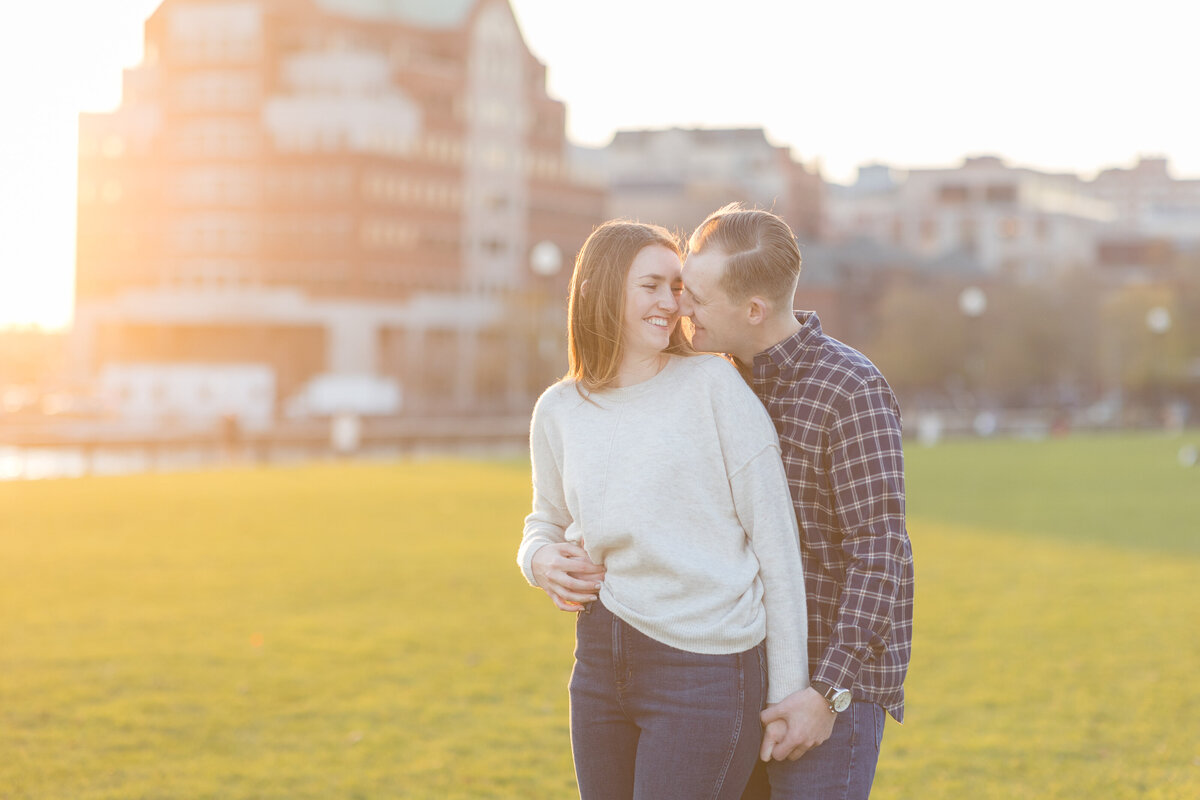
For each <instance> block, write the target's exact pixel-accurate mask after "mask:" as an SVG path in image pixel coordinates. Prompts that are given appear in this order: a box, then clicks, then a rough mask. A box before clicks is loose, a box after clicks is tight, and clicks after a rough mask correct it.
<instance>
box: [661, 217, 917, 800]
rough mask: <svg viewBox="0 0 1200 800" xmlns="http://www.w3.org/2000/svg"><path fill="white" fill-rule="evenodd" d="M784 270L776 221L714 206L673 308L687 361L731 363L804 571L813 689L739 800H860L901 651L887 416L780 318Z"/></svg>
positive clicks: (902, 533)
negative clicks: (749, 401) (780, 470)
mask: <svg viewBox="0 0 1200 800" xmlns="http://www.w3.org/2000/svg"><path fill="white" fill-rule="evenodd" d="M799 274H800V251H799V249H798V248H797V245H796V240H795V237H794V236H793V235H792V231H791V230H790V229H789V228H788V226H787V225H786V223H784V222H783V220H781V219H780V218H779V217H777V216H775V215H774V214H770V213H767V212H765V211H753V210H747V209H744V208H742V207H740V206H738V205H736V204H734V205H730V206H726V207H725V208H722V209H720V210H719V211H717V212H715V213H713V214H712V215H711V216H709V217H708V219H706V220H705V221H704V222H703V223H701V224H700V226H699V227H698V228H696V230H695V232H694V233H693V234H692V237H691V240H690V242H689V253H688V256H687V261H686V264H685V266H684V269H683V280H684V292H683V295H682V296H681V298H680V307H681V311H682V313H683V314H685V315H686V316H687V317H689V318H690V324H689V325H690V327H691V328H692V329H693V332H692V344H693V345H694V346H695V347H696V349H698V350H703V351H713V352H722V353H728V354H730V355H732V356H734V357H735V359H736V360H737V362H738V363H739V364H740V365H741V366H742V368H743V369H744V371H745V372H746V373H747V374H748V375H749V376H750V379H751V382H752V385H753V387H754V391H755V392H756V393H757V394H758V396H759V398H760V399H761V400H762V402H763V404H764V405H765V406H766V408H767V411H768V412H769V413H770V415H771V418H772V420H774V422H775V428H776V430H777V431H778V432H779V440H780V445H781V447H782V450H783V461H784V464H785V466H786V469H787V474H788V482H789V484H790V485H791V492H792V499H793V501H794V503H795V513H796V519H797V522H798V523H799V530H800V547H801V551H802V557H803V559H804V574H803V575H800V574H799V573H797V574H795V575H794V576H793V578H794V579H795V581H796V583H797V585H800V584H803V585H804V586H805V587H806V589H807V595H808V632H809V640H808V641H809V651H808V653H809V659H808V664H807V667H808V672H809V674H810V676H811V678H812V685H811V686H810V687H808V688H805V689H803V690H801V691H799V692H796V693H795V694H792V695H790V696H789V697H787V698H786V699H784V700H782V701H777V700H775V701H773V704H772V705H771V706H770V707H769V708H767V709H766V710H765V711H764V712H763V715H762V718H763V721H764V723H774V724H778V722H779V721H783V722H785V723H786V725H787V733H786V735H785V736H783V737H782V739H781V740H779V741H777V742H776V741H774V736H773V731H774V730H775V729H774V728H773V727H769V728H768V737H767V740H766V741H764V743H763V751H764V755H766V756H771V757H773V758H774V759H776V760H774V761H771V762H770V763H769V764H768V765H767V766H766V768H765V773H766V774H765V775H763V774H762V773H763V772H764V770H763V769H762V768H760V769H759V770H758V771H757V772H756V775H755V778H754V780H753V781H752V782H751V786H750V788H749V789H748V790H747V794H746V797H747V798H766V797H768V791H769V796H770V797H771V798H772V799H773V800H785V799H788V800H790V799H791V798H805V799H806V800H825V799H826V798H838V799H839V800H845V799H847V798H866V797H867V796H868V794H869V793H870V791H871V784H872V782H873V781H874V777H875V766H876V763H877V762H878V758H879V746H880V741H881V738H882V736H883V723H884V712H885V710H886V711H887V712H888V713H890V714H891V715H892V716H893V717H894V718H895V719H896V721H897V722H902V721H903V719H904V677H905V673H906V672H907V670H908V661H909V654H910V651H911V643H912V610H913V563H912V548H911V545H910V542H909V539H908V531H907V529H906V527H905V520H904V458H903V454H902V451H901V440H900V433H901V430H900V409H899V407H898V405H897V403H896V398H895V396H894V395H893V394H892V390H891V388H890V387H889V386H888V383H887V381H886V380H884V377H883V375H882V374H881V373H880V372H879V370H878V369H877V368H876V367H875V365H874V364H872V363H871V362H870V361H869V360H868V359H867V358H866V356H864V355H863V354H862V353H859V352H858V351H856V350H854V349H853V348H851V347H848V346H847V345H845V344H842V343H841V342H839V341H837V340H836V339H832V338H830V337H829V336H826V335H825V334H824V333H823V332H822V331H821V323H820V321H819V320H818V319H817V315H816V314H814V313H811V312H800V313H795V312H793V310H792V302H793V296H794V294H795V291H796V282H797V278H798V277H799ZM680 561H681V562H682V561H683V558H682V557H681V558H680ZM670 566H671V565H670V564H668V565H667V567H666V568H668V569H669V568H670ZM772 668H774V662H772ZM768 779H769V784H770V787H769V790H768V788H767V781H768Z"/></svg>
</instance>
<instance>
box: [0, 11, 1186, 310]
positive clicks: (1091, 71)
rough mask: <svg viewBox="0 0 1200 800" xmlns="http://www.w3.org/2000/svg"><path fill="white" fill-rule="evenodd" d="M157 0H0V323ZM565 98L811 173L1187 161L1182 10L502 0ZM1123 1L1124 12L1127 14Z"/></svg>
mask: <svg viewBox="0 0 1200 800" xmlns="http://www.w3.org/2000/svg"><path fill="white" fill-rule="evenodd" d="M160 4H161V0H107V2H105V3H97V2H95V0H69V1H68V2H56V3H41V2H33V0H25V2H24V3H23V4H22V5H20V6H17V7H16V8H5V9H4V10H0V76H3V77H0V102H2V103H3V105H4V106H5V118H6V120H7V125H6V126H5V128H4V134H3V140H2V142H3V146H2V147H0V175H3V176H4V177H5V183H6V189H7V191H4V192H0V327H3V326H7V325H29V324H37V325H41V326H43V327H50V328H55V327H62V326H65V325H67V324H68V323H69V320H70V315H71V300H72V297H71V294H72V287H73V281H74V274H73V273H74V253H75V246H74V235H75V188H76V187H75V174H76V166H77V164H76V160H77V129H78V115H79V113H80V112H83V111H108V110H111V109H113V108H115V107H116V106H117V105H118V104H119V102H120V91H121V71H122V69H123V68H125V67H130V66H134V65H136V64H137V63H138V62H139V61H140V60H141V57H142V44H143V41H142V28H143V23H144V21H145V19H146V17H148V16H149V15H150V14H151V13H152V12H153V11H154V9H155V8H157V7H158V6H159V5H160ZM511 5H512V7H513V10H514V12H515V14H516V16H517V20H518V22H519V23H520V25H521V29H522V32H523V34H524V36H525V40H526V43H527V44H528V45H529V48H530V49H531V50H532V51H533V53H534V55H536V56H537V57H538V58H539V59H540V60H541V61H543V62H544V63H545V64H546V65H547V68H548V84H549V90H550V94H551V95H552V96H554V97H556V98H558V99H560V100H563V101H564V102H565V103H566V105H567V124H568V136H569V137H570V138H571V140H572V141H574V142H576V143H578V144H584V145H591V146H597V145H603V144H604V143H606V142H607V141H608V140H609V139H610V138H611V136H612V134H613V132H614V131H616V130H619V129H626V128H661V127H672V126H680V127H734V126H747V127H762V128H764V129H765V130H766V132H767V135H768V137H769V138H770V139H771V140H772V141H773V142H774V143H776V144H780V145H786V146H789V147H791V149H792V151H793V154H794V155H795V156H796V157H797V158H799V159H801V160H802V161H804V162H805V163H808V164H814V163H819V164H820V166H821V169H822V172H823V174H824V176H825V178H826V179H827V180H832V181H835V182H843V183H844V182H847V181H850V180H852V179H853V176H854V172H855V169H856V168H857V166H859V165H860V164H864V163H869V162H886V163H889V164H892V165H894V166H897V167H922V166H941V167H948V166H954V165H957V164H958V163H960V162H961V160H962V159H963V158H964V157H965V156H968V155H978V154H984V153H986V154H994V155H999V156H1001V157H1003V158H1005V159H1006V160H1007V161H1008V162H1009V163H1013V164H1020V165H1023V166H1029V167H1032V168H1035V169H1042V170H1047V171H1063V172H1076V173H1079V174H1080V175H1082V176H1084V177H1090V176H1091V175H1094V174H1095V173H1096V172H1098V171H1099V170H1101V169H1105V168H1108V167H1127V166H1131V165H1132V164H1133V163H1134V162H1135V161H1136V160H1137V158H1138V157H1139V156H1142V155H1161V156H1165V157H1167V158H1168V159H1169V161H1170V165H1171V169H1172V173H1173V174H1174V175H1175V176H1176V177H1200V122H1198V121H1197V119H1196V113H1195V111H1194V109H1193V108H1192V107H1191V106H1192V100H1191V98H1192V96H1193V95H1194V88H1193V87H1192V86H1191V85H1190V84H1191V83H1192V82H1193V80H1194V74H1195V67H1194V60H1193V59H1194V56H1193V55H1192V53H1193V52H1194V50H1193V48H1194V45H1193V43H1192V41H1191V38H1192V37H1193V36H1194V32H1195V30H1197V29H1198V28H1200V25H1197V23H1198V22H1200V10H1197V9H1193V8H1190V7H1184V8H1182V9H1181V8H1180V4H1177V3H1174V2H1167V0H1146V1H1145V2H1142V3H1140V4H1138V5H1137V6H1135V7H1133V8H1132V9H1131V8H1129V7H1112V8H1106V7H1101V6H1096V5H1093V4H1090V3H1081V2H1074V1H1070V2H1058V3H1046V2H1044V0H1042V1H1041V2H1033V1H1032V0H1013V2H1010V3H1007V4H1005V5H1004V6H1002V7H993V8H996V10H995V11H992V10H991V9H989V13H987V14H984V13H979V12H974V11H964V10H963V9H964V6H963V5H962V4H961V3H955V2H950V0H917V1H916V2H914V3H909V4H903V5H900V4H894V3H890V2H852V3H845V4H840V5H837V6H836V7H835V6H834V5H833V4H828V5H824V4H823V5H819V6H815V7H808V4H799V3H791V2H771V1H770V0H742V2H740V3H738V4H737V6H736V7H735V9H734V10H732V11H729V12H727V13H721V14H714V13H697V11H696V7H695V5H694V4H693V3H685V2H683V1H682V0H660V1H659V2H655V0H640V2H637V1H635V0H610V2H608V3H606V4H604V7H603V10H602V11H600V12H596V11H592V10H591V9H594V8H596V6H594V5H592V4H589V5H588V6H586V8H587V9H589V11H588V13H586V14H585V13H583V12H581V10H580V9H581V8H584V6H583V5H582V4H580V3H574V2H563V0H511ZM1135 15H1136V16H1135Z"/></svg>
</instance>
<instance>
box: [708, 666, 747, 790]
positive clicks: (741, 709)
mask: <svg viewBox="0 0 1200 800" xmlns="http://www.w3.org/2000/svg"><path fill="white" fill-rule="evenodd" d="M744 659H745V654H743V653H738V657H737V681H738V701H737V715H736V717H735V718H734V721H733V735H732V737H731V738H730V740H729V749H727V750H726V751H725V763H724V764H722V765H721V771H720V773H718V774H717V780H716V782H715V783H714V784H713V790H712V795H710V797H712V798H713V800H716V798H718V797H720V795H721V789H722V788H724V786H725V777H726V776H727V775H728V774H729V767H730V765H731V764H733V757H734V756H735V755H736V754H737V746H738V741H739V740H740V739H741V738H742V724H743V723H744V722H745V713H746V664H745V661H744Z"/></svg>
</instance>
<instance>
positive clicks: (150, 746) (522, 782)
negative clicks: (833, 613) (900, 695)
mask: <svg viewBox="0 0 1200 800" xmlns="http://www.w3.org/2000/svg"><path fill="white" fill-rule="evenodd" d="M1198 439H1200V434H1196V433H1192V434H1191V436H1190V439H1188V438H1185V439H1183V440H1180V439H1168V438H1163V437H1156V436H1121V437H1103V438H1082V437H1081V438H1070V439H1065V440H1056V441H1049V442H1041V443H1033V442H1017V441H994V442H961V443H960V442H951V443H947V444H944V445H941V446H938V447H936V448H931V449H922V448H920V447H918V446H916V445H910V449H909V453H908V481H909V493H910V507H909V517H910V518H909V531H910V534H911V537H912V540H913V547H914V551H915V555H916V569H917V591H918V593H917V619H916V640H915V643H914V660H913V664H912V669H911V672H910V678H909V682H908V690H909V701H908V718H907V721H906V724H905V725H904V726H903V727H901V726H897V725H895V724H892V723H889V727H888V730H887V733H886V734H885V737H884V753H883V758H882V760H881V763H880V766H879V773H878V776H877V780H876V790H875V792H874V794H873V797H875V798H1135V797H1136V798H1142V797H1147V798H1195V797H1200V690H1197V688H1196V686H1197V683H1196V682H1197V680H1198V678H1197V675H1198V674H1200V635H1198V633H1200V468H1194V469H1183V468H1181V467H1180V466H1179V465H1178V464H1177V463H1176V460H1175V453H1176V451H1177V450H1178V448H1179V445H1180V444H1181V443H1182V442H1183V441H1189V440H1190V441H1192V442H1196V441H1197V440H1198ZM527 470H528V467H527V465H526V464H524V463H518V462H513V463H499V462H496V463H470V462H457V461H433V462H420V463H401V464H353V465H325V466H312V467H305V468H290V469H283V468H278V469H262V470H249V469H247V470H236V471H227V472H216V473H197V474H186V475H170V476H156V475H149V476H137V477H127V478H94V479H81V480H70V481H56V482H46V483H20V484H17V483H11V484H0V798H5V799H6V800H7V799H8V798H38V800H42V799H43V798H44V799H46V800H50V799H55V798H63V799H64V800H65V799H67V798H69V799H70V800H87V799H88V798H188V799H189V800H190V799H191V798H222V799H225V798H395V797H404V798H439V799H441V798H568V797H571V796H574V783H573V780H572V775H571V762H570V756H569V751H568V741H567V709H566V692H565V684H566V680H567V676H568V673H569V671H570V666H571V646H572V617H570V616H569V615H566V614H563V613H561V612H558V611H555V610H554V609H553V608H552V607H551V605H550V604H549V602H548V601H546V600H545V598H544V596H543V595H541V593H540V592H537V591H535V590H533V589H530V588H528V587H526V586H525V585H524V581H523V580H522V578H521V576H520V574H519V572H518V570H517V569H516V566H515V565H514V563H513V556H514V553H515V549H516V545H517V542H518V539H519V537H520V522H521V518H522V517H523V516H524V514H525V513H526V509H527V504H528V500H529V498H528V493H529V490H528V483H529V479H528V471H527Z"/></svg>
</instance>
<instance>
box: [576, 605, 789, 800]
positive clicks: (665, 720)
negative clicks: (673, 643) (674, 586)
mask: <svg viewBox="0 0 1200 800" xmlns="http://www.w3.org/2000/svg"><path fill="white" fill-rule="evenodd" d="M765 662H766V650H765V648H764V646H763V645H761V644H760V645H758V646H757V647H754V648H751V649H750V650H747V651H745V652H743V653H731V654H729V655H703V654H700V653H689V652H686V651H684V650H677V649H676V648H674V647H670V646H668V645H665V644H662V643H661V642H658V641H655V640H654V639H651V638H650V637H649V636H646V635H645V634H642V633H640V632H638V631H637V630H635V629H634V628H632V627H630V626H629V625H628V624H626V623H625V622H623V621H621V620H620V619H618V618H617V617H616V616H614V615H613V614H612V612H610V611H609V610H608V609H606V608H605V607H604V605H603V604H602V603H600V602H599V601H597V602H594V603H592V604H591V606H590V607H589V608H588V610H587V611H584V612H580V614H579V615H578V619H577V621H576V624H575V669H574V671H573V672H572V673H571V685H570V689H571V750H572V752H573V753H574V756H575V777H576V779H577V780H578V781H579V794H580V797H581V798H583V800H609V798H612V799H613V800H616V799H617V798H620V799H621V800H630V798H633V799H634V800H672V798H678V800H701V799H702V798H713V799H714V800H715V799H716V798H730V800H736V799H737V798H739V797H741V794H742V789H743V788H744V787H745V785H746V780H747V779H748V778H749V777H750V772H751V770H752V769H753V768H754V762H755V760H756V759H757V758H758V747H759V744H760V742H761V741H762V727H761V725H760V722H759V718H758V713H759V711H760V710H761V709H762V707H763V703H764V701H765V700H766V677H767V673H766V664H765Z"/></svg>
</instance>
